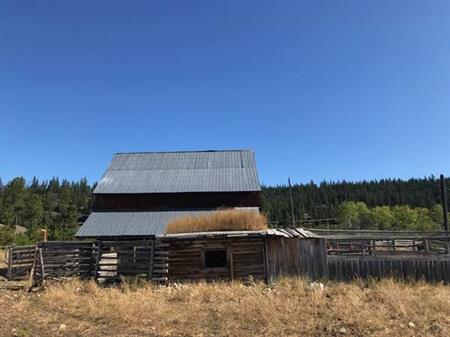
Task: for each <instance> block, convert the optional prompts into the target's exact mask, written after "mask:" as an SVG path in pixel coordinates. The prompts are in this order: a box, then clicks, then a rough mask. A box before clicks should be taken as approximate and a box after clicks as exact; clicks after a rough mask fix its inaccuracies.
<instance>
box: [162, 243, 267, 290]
mask: <svg viewBox="0 0 450 337" xmlns="http://www.w3.org/2000/svg"><path fill="white" fill-rule="evenodd" d="M165 242H167V243H168V244H169V247H168V252H169V273H168V278H169V281H187V280H200V279H202V280H206V281H214V280H233V279H245V278H248V277H250V276H251V277H252V278H254V279H257V280H265V275H266V273H265V263H264V261H265V255H264V238H262V237H261V238H253V239H250V238H249V239H240V238H224V239H184V240H180V239H176V240H173V239H172V240H171V239H166V240H165ZM207 250H226V252H227V266H226V267H222V268H207V267H206V266H205V251H207Z"/></svg>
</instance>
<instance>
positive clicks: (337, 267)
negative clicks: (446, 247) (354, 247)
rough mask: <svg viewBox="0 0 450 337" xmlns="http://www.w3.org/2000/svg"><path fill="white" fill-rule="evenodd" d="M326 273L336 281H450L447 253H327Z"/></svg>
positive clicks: (449, 258)
mask: <svg viewBox="0 0 450 337" xmlns="http://www.w3.org/2000/svg"><path fill="white" fill-rule="evenodd" d="M328 275H329V278H330V279H332V280H336V281H349V280H352V279H354V278H369V277H370V278H376V279H381V278H385V277H395V278H400V279H404V280H408V279H415V280H421V279H424V280H426V281H429V282H441V281H442V282H445V283H450V256H438V255H434V256H411V255H395V256H345V255H329V256H328Z"/></svg>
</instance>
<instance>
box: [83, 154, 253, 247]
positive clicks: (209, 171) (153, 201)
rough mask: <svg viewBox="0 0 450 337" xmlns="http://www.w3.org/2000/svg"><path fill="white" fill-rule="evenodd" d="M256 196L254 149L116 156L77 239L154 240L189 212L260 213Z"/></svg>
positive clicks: (96, 192) (100, 184)
mask: <svg viewBox="0 0 450 337" xmlns="http://www.w3.org/2000/svg"><path fill="white" fill-rule="evenodd" d="M260 192H261V186H260V182H259V178H258V173H257V170H256V163H255V156H254V153H253V151H249V150H236V151H231V150H229V151H198V152H148V153H117V154H115V155H114V157H113V160H112V162H111V164H110V165H109V167H108V169H107V170H106V172H105V173H104V174H103V177H102V178H101V180H100V182H99V184H98V185H97V187H96V188H95V190H94V204H93V212H92V214H91V215H90V216H89V218H88V219H87V220H86V222H85V223H84V224H83V226H82V227H81V228H80V230H79V231H78V233H77V234H76V236H77V237H79V238H104V239H111V238H114V239H129V238H143V237H153V236H154V235H158V234H164V233H165V228H166V224H167V223H168V222H169V221H171V220H172V219H174V218H177V217H183V216H186V215H189V214H194V215H195V214H197V215H200V214H205V213H208V212H211V211H214V210H216V209H218V208H223V207H225V208H245V209H247V210H252V211H255V212H259V207H260V206H261V196H260Z"/></svg>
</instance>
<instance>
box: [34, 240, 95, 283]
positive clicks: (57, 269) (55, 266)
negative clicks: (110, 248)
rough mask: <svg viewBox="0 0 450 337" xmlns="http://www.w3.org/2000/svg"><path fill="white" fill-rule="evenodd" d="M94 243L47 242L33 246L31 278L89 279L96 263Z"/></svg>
mask: <svg viewBox="0 0 450 337" xmlns="http://www.w3.org/2000/svg"><path fill="white" fill-rule="evenodd" d="M96 245H97V243H96V242H93V241H47V242H38V243H37V244H36V246H34V264H33V265H34V268H33V277H34V278H35V279H36V280H37V279H45V278H57V277H73V276H77V277H91V276H92V275H93V273H94V266H95V261H96Z"/></svg>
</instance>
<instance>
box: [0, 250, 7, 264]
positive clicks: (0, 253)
mask: <svg viewBox="0 0 450 337" xmlns="http://www.w3.org/2000/svg"><path fill="white" fill-rule="evenodd" d="M6 266H7V264H6V251H4V250H2V249H0V268H6Z"/></svg>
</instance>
